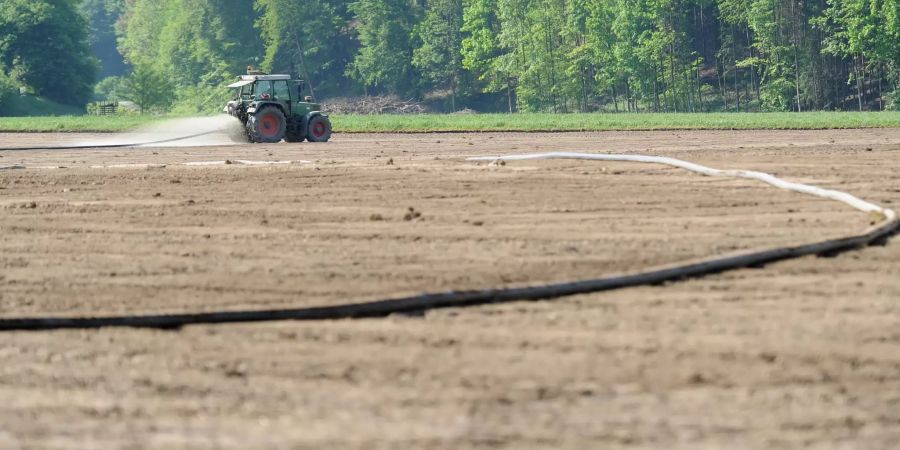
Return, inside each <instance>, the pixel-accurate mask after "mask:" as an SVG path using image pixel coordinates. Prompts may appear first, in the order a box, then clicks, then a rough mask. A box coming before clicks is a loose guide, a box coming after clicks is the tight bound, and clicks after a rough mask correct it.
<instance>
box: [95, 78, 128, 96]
mask: <svg viewBox="0 0 900 450" xmlns="http://www.w3.org/2000/svg"><path fill="white" fill-rule="evenodd" d="M125 80H126V79H125V78H124V77H115V76H114V77H106V78H104V79H102V80H100V82H99V83H97V85H96V86H94V99H96V100H100V101H105V100H111V101H116V100H120V99H123V98H124V96H123V94H124V92H125V89H126V88H125Z"/></svg>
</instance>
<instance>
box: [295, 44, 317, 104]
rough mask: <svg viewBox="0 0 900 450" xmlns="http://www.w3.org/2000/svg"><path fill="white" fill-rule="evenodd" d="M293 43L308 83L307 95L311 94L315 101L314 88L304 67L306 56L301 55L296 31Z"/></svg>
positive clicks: (301, 49) (301, 48)
mask: <svg viewBox="0 0 900 450" xmlns="http://www.w3.org/2000/svg"><path fill="white" fill-rule="evenodd" d="M294 44H296V45H297V55H298V56H299V57H300V67H301V68H302V69H303V76H304V77H305V78H306V82H307V83H308V84H309V95H311V96H312V98H313V101H315V100H316V90H315V89H314V88H313V81H312V78H311V77H310V76H309V70H307V68H306V58H304V57H303V47H302V46H300V39H298V38H297V33H294Z"/></svg>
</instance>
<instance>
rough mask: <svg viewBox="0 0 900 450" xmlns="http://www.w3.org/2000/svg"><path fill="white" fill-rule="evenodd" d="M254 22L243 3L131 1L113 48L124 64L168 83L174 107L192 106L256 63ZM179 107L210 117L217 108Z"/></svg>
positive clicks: (224, 0) (258, 49)
mask: <svg viewBox="0 0 900 450" xmlns="http://www.w3.org/2000/svg"><path fill="white" fill-rule="evenodd" d="M256 18H257V14H256V11H255V10H254V7H253V3H252V2H248V1H246V0H216V1H206V0H162V1H161V0H133V1H131V2H128V3H127V7H126V9H125V12H124V14H123V16H122V18H121V20H120V21H121V25H120V29H121V34H122V39H121V40H120V45H119V49H120V51H121V52H122V54H123V55H124V56H125V58H126V60H127V61H129V62H130V63H132V64H134V65H146V66H152V67H153V68H154V69H153V70H154V71H158V72H159V75H160V76H162V77H164V78H166V79H167V80H171V82H172V83H174V85H175V86H176V87H177V88H179V93H180V94H182V95H179V96H178V101H179V103H180V102H182V101H185V102H194V101H195V100H197V99H198V98H199V99H206V98H207V97H208V95H206V94H203V93H202V92H206V91H207V90H210V89H222V90H224V88H223V84H225V83H226V82H227V81H229V80H231V79H233V77H234V76H235V75H236V74H239V73H243V72H244V70H245V68H246V66H247V65H248V64H258V63H259V62H260V61H261V60H262V57H263V54H264V51H263V45H262V39H261V38H260V36H259V33H258V31H257V30H256V29H255V28H254V21H255V20H256ZM198 92H200V93H198ZM172 96H173V95H172ZM173 97H174V96H173ZM185 108H186V109H190V108H201V109H204V110H205V111H208V112H214V111H217V110H218V109H219V108H221V105H218V107H214V106H212V105H210V102H208V101H204V102H203V103H201V104H188V105H185Z"/></svg>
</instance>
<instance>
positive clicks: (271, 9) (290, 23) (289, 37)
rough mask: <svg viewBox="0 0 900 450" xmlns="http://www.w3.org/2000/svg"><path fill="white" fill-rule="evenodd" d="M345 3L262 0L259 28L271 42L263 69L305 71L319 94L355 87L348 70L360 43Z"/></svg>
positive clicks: (304, 73)
mask: <svg viewBox="0 0 900 450" xmlns="http://www.w3.org/2000/svg"><path fill="white" fill-rule="evenodd" d="M339 3H342V2H336V1H333V0H308V1H305V2H302V3H301V2H297V1H294V0H257V1H256V9H257V11H258V12H259V13H260V18H259V20H258V21H257V22H256V26H257V28H258V29H259V30H260V32H261V33H262V36H263V39H264V41H265V46H266V54H265V60H264V61H263V64H262V67H263V68H264V69H265V70H268V71H272V72H279V73H280V72H288V73H292V74H299V75H302V76H303V78H304V79H306V81H307V82H308V83H309V85H310V87H311V88H312V89H313V91H314V93H318V94H324V95H327V94H337V93H342V92H346V90H347V89H348V88H350V87H351V86H350V83H348V82H347V81H348V80H346V79H345V78H344V72H345V71H346V70H347V64H348V63H349V61H350V59H352V57H353V54H354V53H355V50H356V45H355V42H354V40H353V39H352V35H351V34H350V32H349V30H348V29H347V26H346V24H347V20H348V18H346V17H344V16H342V11H341V9H340V8H339V6H340V5H339ZM309 11H315V12H316V13H315V14H309ZM343 13H346V11H344V12H343ZM314 95H315V94H314Z"/></svg>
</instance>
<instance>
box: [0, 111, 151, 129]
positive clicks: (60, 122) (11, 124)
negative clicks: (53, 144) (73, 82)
mask: <svg viewBox="0 0 900 450" xmlns="http://www.w3.org/2000/svg"><path fill="white" fill-rule="evenodd" d="M154 120H159V118H157V117H154V116H87V115H83V116H42V117H0V132H2V131H5V132H32V133H43V132H114V131H124V130H127V129H129V128H134V127H137V126H140V125H144V124H147V123H150V122H153V121H154Z"/></svg>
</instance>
